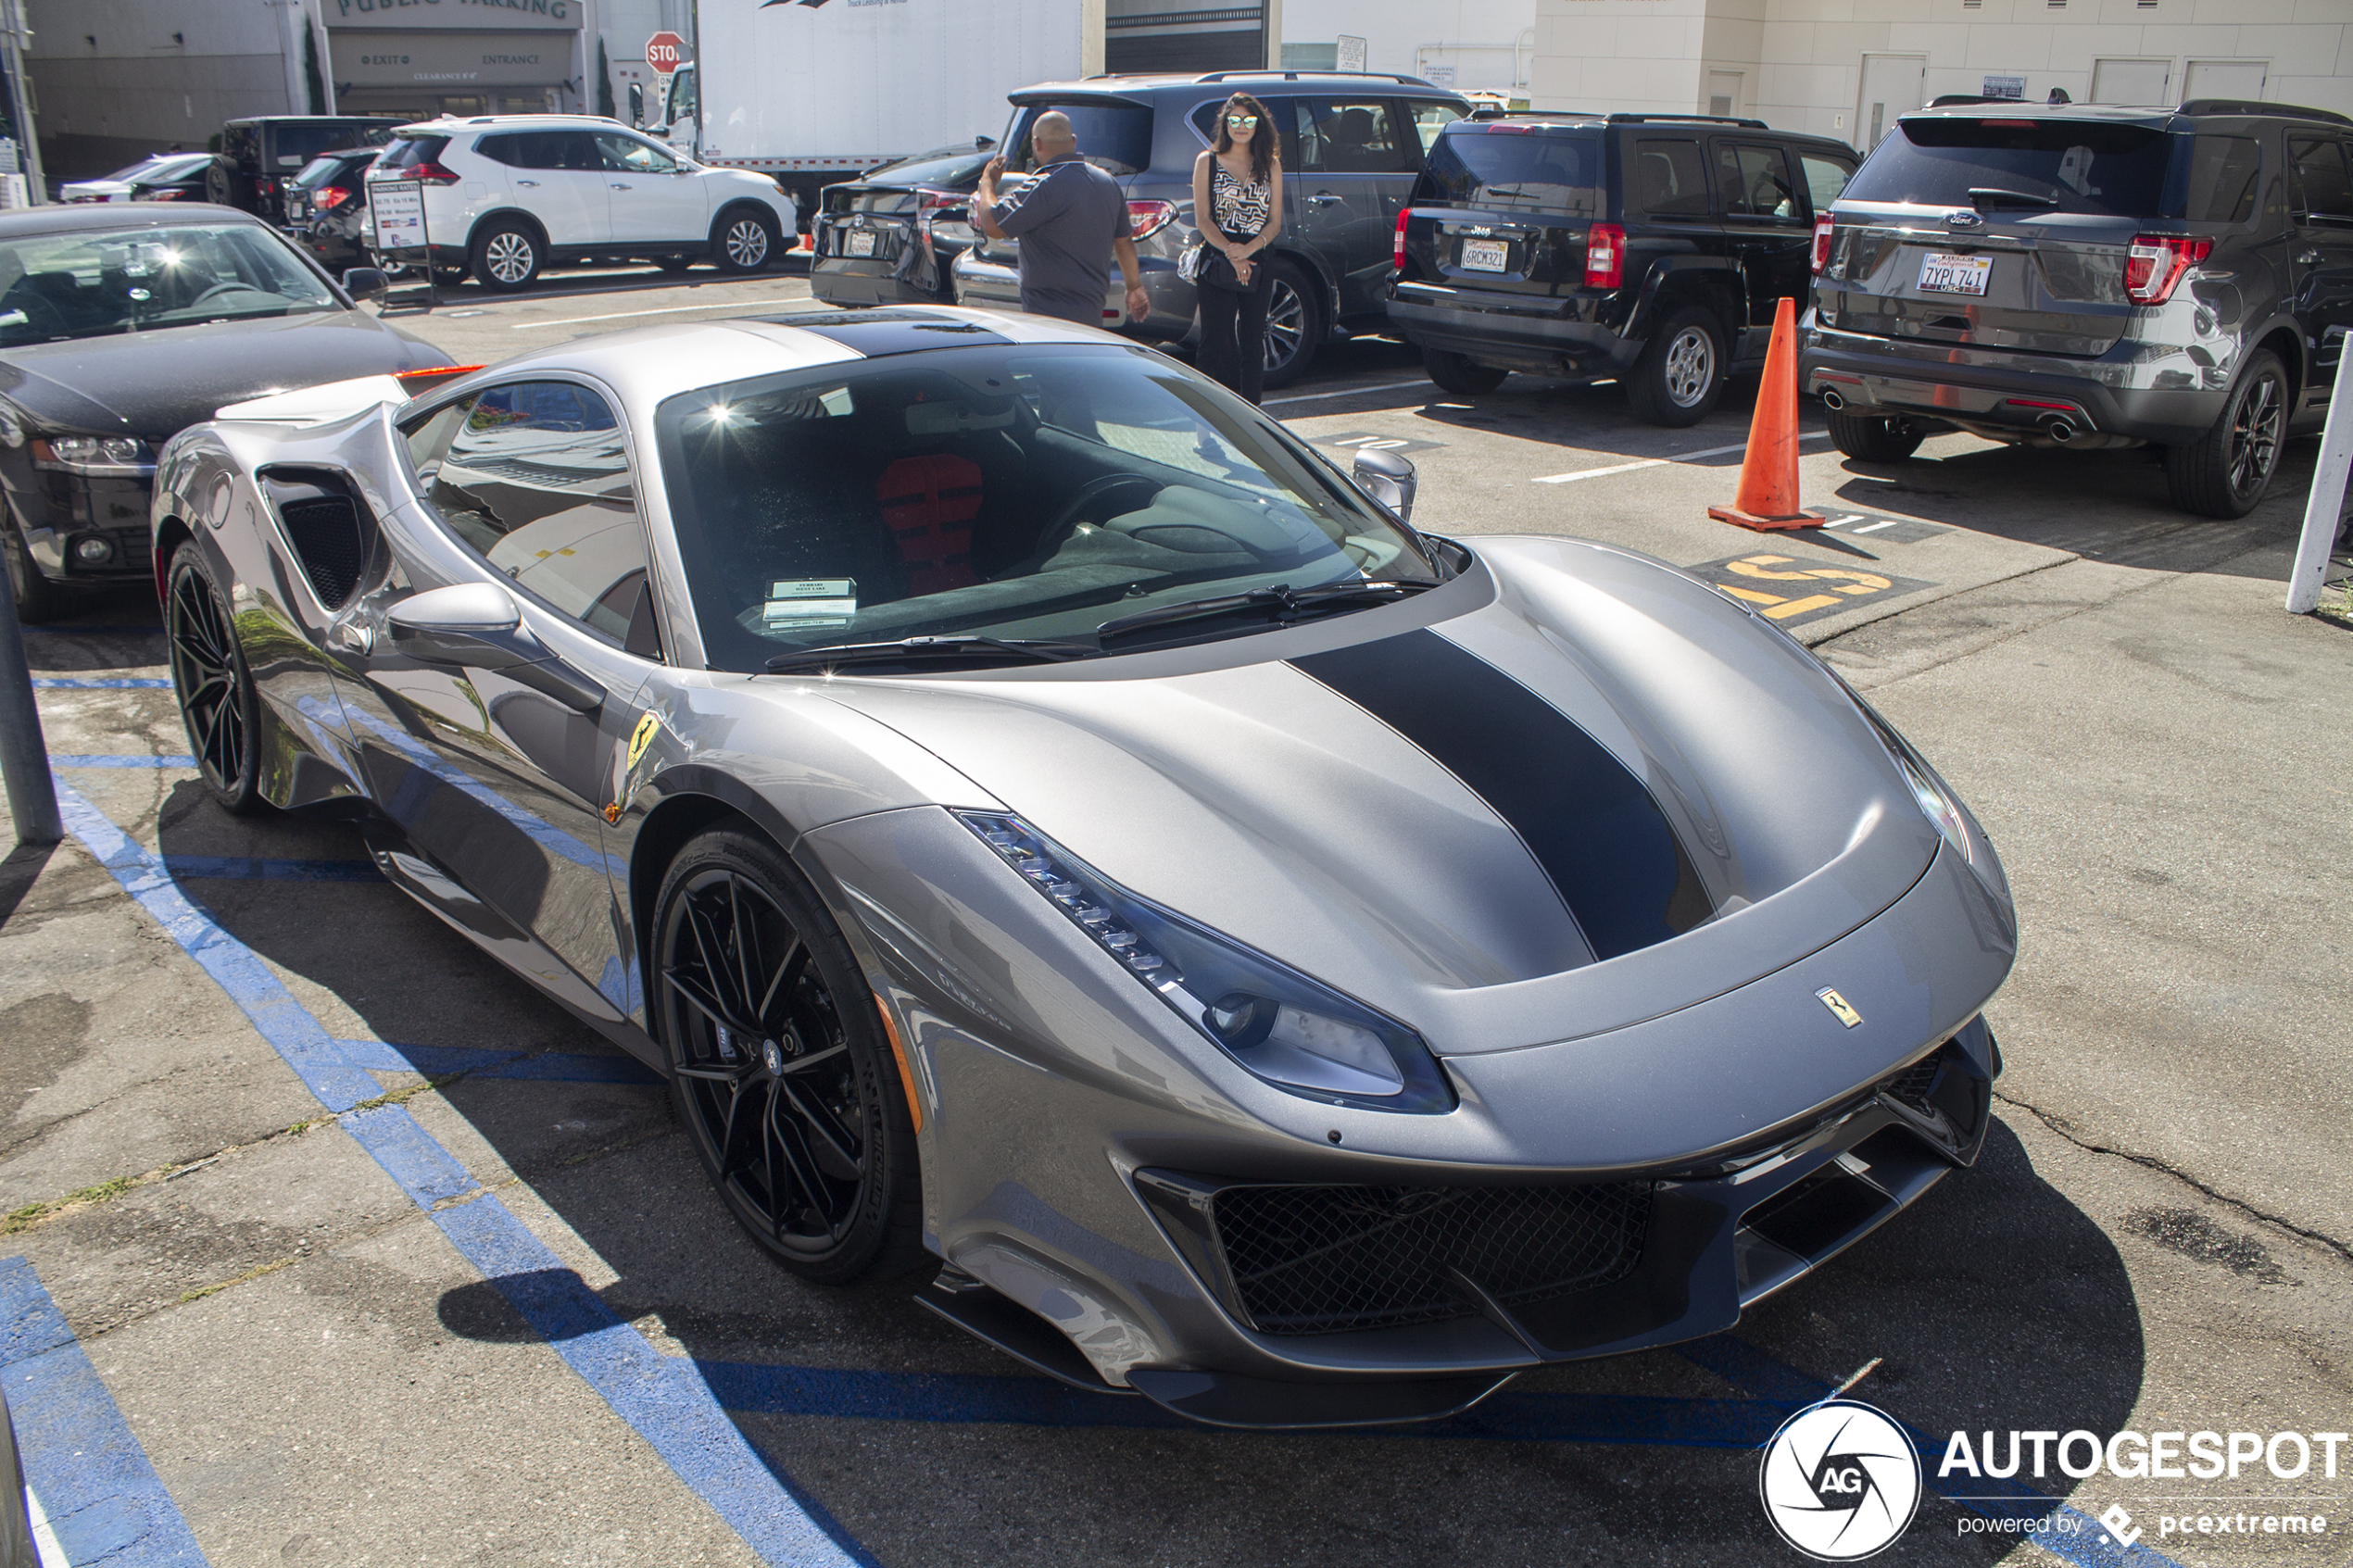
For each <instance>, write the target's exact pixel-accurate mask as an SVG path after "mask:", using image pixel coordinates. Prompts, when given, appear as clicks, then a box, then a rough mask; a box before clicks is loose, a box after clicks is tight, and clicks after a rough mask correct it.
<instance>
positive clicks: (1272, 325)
mask: <svg viewBox="0 0 2353 1568" xmlns="http://www.w3.org/2000/svg"><path fill="white" fill-rule="evenodd" d="M1266 272H1267V276H1268V277H1269V278H1270V279H1272V280H1273V281H1272V282H1270V283H1269V285H1268V290H1267V295H1266V370H1265V377H1264V379H1263V380H1262V381H1261V382H1260V384H1261V385H1262V386H1264V387H1265V388H1266V389H1267V390H1268V391H1272V390H1274V389H1275V388H1276V387H1278V386H1289V385H1290V383H1293V382H1295V381H1297V380H1298V379H1299V378H1300V377H1302V376H1303V375H1305V374H1306V373H1307V367H1308V366H1309V365H1310V364H1312V363H1314V362H1315V350H1316V348H1317V346H1318V345H1321V344H1322V343H1323V341H1324V311H1323V307H1322V306H1321V305H1320V304H1318V303H1317V294H1316V291H1315V287H1314V285H1312V284H1311V283H1310V282H1308V279H1307V274H1306V273H1304V272H1302V271H1301V270H1299V267H1298V265H1297V264H1296V263H1294V262H1290V261H1269V262H1267V263H1266Z"/></svg>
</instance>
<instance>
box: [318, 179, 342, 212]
mask: <svg viewBox="0 0 2353 1568" xmlns="http://www.w3.org/2000/svg"><path fill="white" fill-rule="evenodd" d="M350 199H351V188H350V187H349V186H347V185H321V186H320V187H319V188H318V189H317V190H315V191H313V192H311V193H310V205H311V206H312V207H316V208H318V209H319V210H320V211H321V212H332V211H333V210H334V209H335V208H336V207H341V206H342V205H343V204H344V203H346V202H347V201H349V200H350Z"/></svg>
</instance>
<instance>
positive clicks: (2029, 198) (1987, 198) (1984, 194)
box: [1969, 185, 2058, 207]
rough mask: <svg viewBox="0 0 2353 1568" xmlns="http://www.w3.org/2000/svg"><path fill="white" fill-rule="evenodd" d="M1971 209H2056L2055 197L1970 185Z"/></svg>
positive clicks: (1990, 186)
mask: <svg viewBox="0 0 2353 1568" xmlns="http://www.w3.org/2000/svg"><path fill="white" fill-rule="evenodd" d="M1969 206H1971V207H2057V206H2058V198H2057V196H2038V195H2036V194H2034V193H2033V192H2032V191H2006V190H2004V189H2003V188H2002V187H2001V186H1999V185H1971V186H1970V187H1969Z"/></svg>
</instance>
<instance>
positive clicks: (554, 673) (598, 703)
mask: <svg viewBox="0 0 2353 1568" xmlns="http://www.w3.org/2000/svg"><path fill="white" fill-rule="evenodd" d="M384 623H385V626H386V627H387V629H388V630H389V631H390V632H391V633H392V646H393V649H394V651H396V652H397V653H399V654H400V655H401V656H402V657H404V658H407V659H414V660H416V661H417V662H418V663H420V664H447V665H457V666H459V667H461V668H465V669H472V670H491V671H497V672H498V673H499V674H501V675H504V676H505V677H506V678H507V679H509V680H510V681H512V682H514V683H515V684H517V685H520V686H529V687H530V688H531V689H532V690H533V691H535V692H539V693H541V694H543V695H545V696H551V697H554V698H555V699H556V700H557V701H558V702H560V703H562V704H563V705H564V706H565V707H566V708H569V709H573V711H574V712H576V713H593V712H595V711H596V710H597V709H598V708H600V707H602V706H603V704H604V700H605V689H604V687H602V686H600V685H598V684H597V683H596V682H594V681H592V680H590V679H589V678H588V677H587V676H585V675H584V674H582V673H581V672H580V671H577V670H574V669H573V667H572V666H571V665H569V664H566V663H565V662H564V661H563V660H562V659H560V658H558V657H557V656H556V654H555V653H554V651H553V650H551V649H550V648H549V647H548V646H547V644H545V643H543V642H541V641H540V640H539V639H538V638H537V637H535V636H534V635H533V634H532V633H531V630H530V628H529V627H527V626H525V625H523V624H522V612H521V611H520V610H519V609H518V608H516V606H515V601H514V599H513V598H512V597H510V596H509V595H508V593H507V591H506V590H505V589H503V588H501V587H499V586H498V585H497V583H457V584H454V585H453V586H450V587H447V588H433V589H429V590H427V591H426V592H424V593H422V594H418V595H414V596H411V597H409V598H407V599H403V600H402V601H401V602H400V603H399V604H396V605H395V606H394V607H393V608H392V611H391V613H390V614H388V615H386V616H385V617H384Z"/></svg>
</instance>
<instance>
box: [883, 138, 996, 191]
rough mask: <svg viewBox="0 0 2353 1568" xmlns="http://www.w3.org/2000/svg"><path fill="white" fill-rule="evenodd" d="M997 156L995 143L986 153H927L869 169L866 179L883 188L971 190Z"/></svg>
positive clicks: (968, 151)
mask: <svg viewBox="0 0 2353 1568" xmlns="http://www.w3.org/2000/svg"><path fill="white" fill-rule="evenodd" d="M995 156H996V144H994V143H991V144H989V146H988V149H987V150H985V151H975V150H973V149H971V148H964V149H963V150H955V149H947V150H943V151H935V152H928V153H923V154H920V155H918V156H917V157H911V158H909V159H907V160H906V161H905V162H903V163H894V164H888V165H886V166H885V167H883V168H881V169H870V170H868V171H867V173H866V175H865V176H864V177H865V178H866V179H867V180H869V181H872V182H875V183H876V184H883V185H937V186H940V187H942V188H944V189H947V190H951V191H968V190H970V189H972V187H973V186H975V185H976V184H978V183H979V182H980V171H981V170H982V169H984V168H986V167H987V166H988V160H989V159H990V158H991V157H995Z"/></svg>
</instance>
